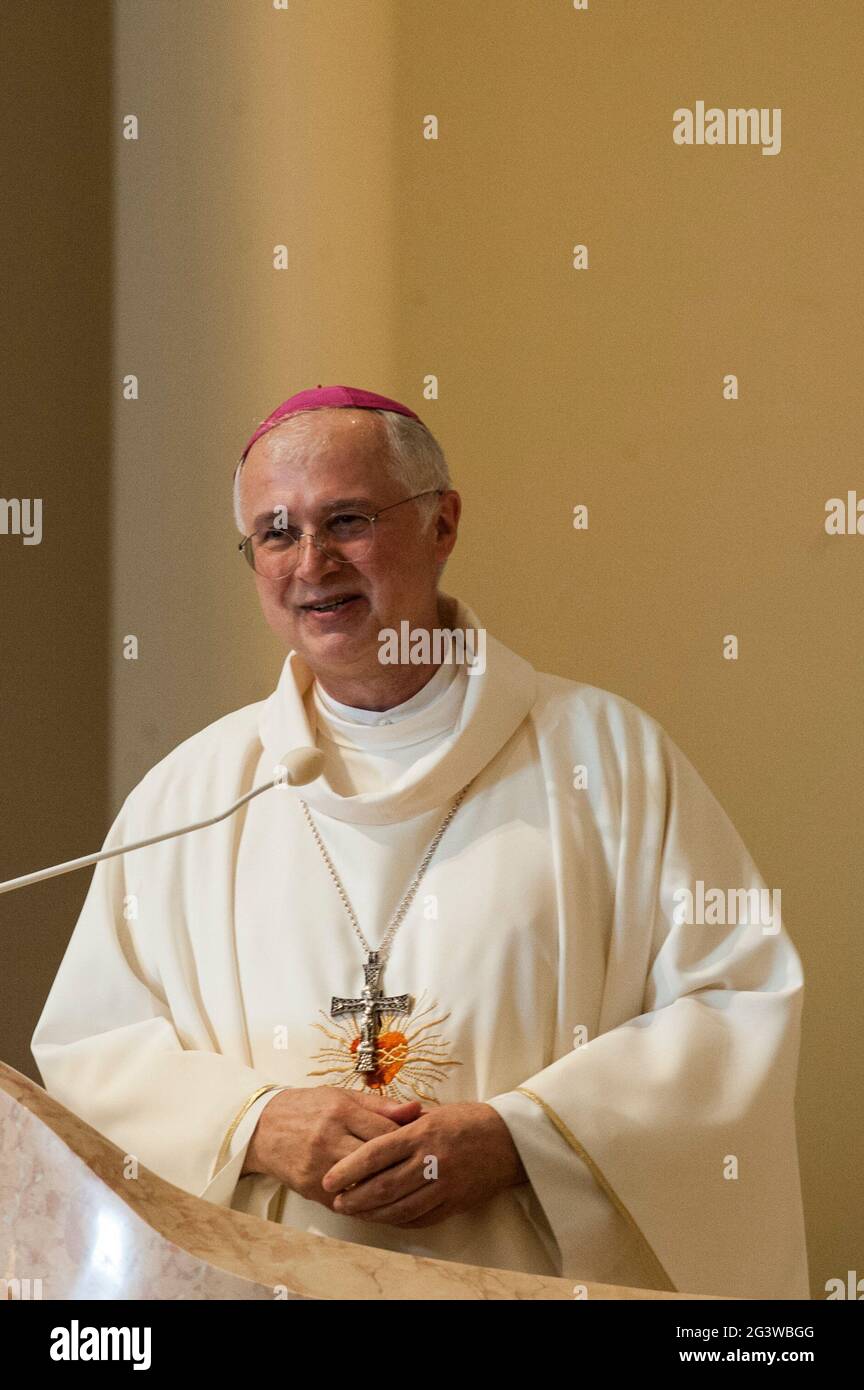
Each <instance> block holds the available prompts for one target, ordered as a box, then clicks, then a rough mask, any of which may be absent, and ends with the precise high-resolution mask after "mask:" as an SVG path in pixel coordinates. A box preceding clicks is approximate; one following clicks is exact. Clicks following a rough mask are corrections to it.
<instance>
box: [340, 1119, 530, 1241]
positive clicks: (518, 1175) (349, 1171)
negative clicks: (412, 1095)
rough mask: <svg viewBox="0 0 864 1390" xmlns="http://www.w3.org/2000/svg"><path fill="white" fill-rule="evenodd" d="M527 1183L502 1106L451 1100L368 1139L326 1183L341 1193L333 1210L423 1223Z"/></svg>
mask: <svg viewBox="0 0 864 1390" xmlns="http://www.w3.org/2000/svg"><path fill="white" fill-rule="evenodd" d="M430 1159H434V1160H436V1162H435V1163H434V1164H431V1163H430V1162H429V1160H430ZM433 1174H436V1175H435V1176H433ZM527 1181H528V1175H527V1173H526V1172H525V1168H524V1166H523V1164H522V1160H521V1159H520V1157H519V1153H518V1151H517V1149H516V1146H515V1144H514V1143H513V1140H512V1139H511V1137H510V1131H509V1129H508V1128H507V1125H506V1124H505V1123H504V1121H503V1120H502V1119H501V1116H500V1115H499V1114H498V1112H497V1110H495V1109H494V1108H493V1107H492V1106H491V1105H486V1104H485V1102H482V1101H454V1102H452V1103H451V1104H446V1105H440V1106H435V1107H434V1108H430V1109H427V1110H424V1112H423V1114H422V1115H420V1116H419V1117H418V1118H417V1119H416V1120H411V1121H410V1122H409V1123H408V1124H405V1125H402V1127H401V1128H400V1129H398V1130H395V1131H394V1132H393V1133H391V1134H382V1135H380V1136H378V1137H377V1138H375V1139H369V1140H367V1142H366V1143H365V1144H363V1145H362V1147H361V1148H359V1149H356V1150H355V1152H354V1153H352V1154H349V1155H348V1156H347V1157H346V1158H342V1159H340V1160H339V1162H338V1163H334V1164H333V1167H332V1168H329V1169H328V1170H327V1172H326V1173H325V1174H324V1177H323V1179H322V1184H321V1185H322V1187H323V1188H324V1190H325V1191H326V1192H338V1193H339V1194H340V1195H339V1196H338V1197H336V1199H335V1200H334V1202H333V1211H335V1212H340V1213H342V1214H343V1215H344V1216H357V1217H359V1218H361V1219H364V1220H367V1221H381V1222H384V1223H386V1224H387V1225H391V1226H406V1227H419V1226H433V1225H435V1224H436V1223H437V1222H439V1221H444V1220H446V1218H447V1217H448V1216H455V1215H456V1214H457V1213H459V1212H464V1211H469V1210H470V1208H471V1207H475V1206H477V1205H479V1203H481V1202H488V1200H489V1198H490V1197H494V1196H495V1194H496V1193H497V1192H501V1191H503V1190H504V1189H505V1188H508V1187H513V1186H515V1185H516V1184H517V1183H522V1182H527Z"/></svg>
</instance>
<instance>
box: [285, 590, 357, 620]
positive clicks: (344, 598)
mask: <svg viewBox="0 0 864 1390" xmlns="http://www.w3.org/2000/svg"><path fill="white" fill-rule="evenodd" d="M362 599H363V595H362V594H337V595H336V596H335V598H332V599H322V600H321V601H320V602H318V603H301V604H298V609H299V611H300V612H301V613H307V614H309V615H311V616H312V617H313V618H323V617H327V616H328V615H329V614H331V613H341V612H343V611H344V610H345V609H348V608H352V607H354V606H355V605H356V604H358V603H360V602H362Z"/></svg>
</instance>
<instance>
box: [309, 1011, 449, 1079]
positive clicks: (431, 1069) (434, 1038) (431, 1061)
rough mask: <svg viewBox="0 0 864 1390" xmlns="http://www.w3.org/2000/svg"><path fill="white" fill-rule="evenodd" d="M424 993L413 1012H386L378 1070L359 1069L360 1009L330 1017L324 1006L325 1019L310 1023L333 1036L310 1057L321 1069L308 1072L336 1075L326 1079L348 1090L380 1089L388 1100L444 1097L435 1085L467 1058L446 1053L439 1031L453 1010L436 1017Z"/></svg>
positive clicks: (377, 1054)
mask: <svg viewBox="0 0 864 1390" xmlns="http://www.w3.org/2000/svg"><path fill="white" fill-rule="evenodd" d="M424 998H425V994H424V995H423V996H421V998H420V999H419V1000H418V1001H417V1004H416V1005H415V1007H414V1009H413V1010H412V1011H411V1013H410V1014H387V1013H385V1014H382V1017H381V1025H380V1028H379V1030H378V1036H377V1045H376V1048H375V1070H374V1071H372V1072H367V1073H365V1074H364V1073H362V1072H358V1071H355V1069H354V1068H355V1059H356V1053H357V1048H358V1047H359V1045H360V1025H359V1023H358V1021H357V1017H356V1015H353V1014H351V1015H348V1016H346V1017H345V1018H340V1019H334V1018H330V1016H329V1014H325V1013H324V1011H323V1009H319V1011H318V1012H319V1013H320V1015H321V1017H322V1018H323V1019H324V1022H323V1023H313V1024H312V1025H311V1026H312V1027H313V1028H317V1029H318V1031H319V1032H321V1033H323V1034H324V1036H325V1037H326V1038H327V1039H328V1040H329V1042H328V1045H327V1046H325V1047H322V1048H320V1049H319V1051H318V1052H316V1053H315V1054H314V1056H313V1057H312V1058H311V1059H310V1060H311V1061H313V1062H318V1063H321V1064H322V1066H321V1069H319V1070H315V1071H308V1072H307V1073H306V1075H307V1076H319V1077H325V1078H326V1077H331V1078H333V1079H332V1080H330V1081H325V1083H324V1084H325V1085H330V1086H342V1087H344V1088H345V1089H346V1090H352V1091H356V1090H367V1091H375V1092H377V1093H378V1095H380V1096H385V1097H386V1098H387V1099H388V1100H421V1101H425V1102H426V1103H427V1104H429V1105H438V1104H440V1102H439V1101H438V1099H437V1098H436V1097H435V1095H433V1093H432V1089H431V1088H432V1087H433V1086H436V1085H438V1084H440V1083H441V1082H442V1081H446V1080H447V1068H448V1067H461V1065H462V1063H461V1062H457V1061H455V1060H453V1059H451V1058H448V1057H447V1055H446V1054H447V1052H448V1050H449V1048H450V1043H449V1042H448V1041H447V1040H446V1039H445V1038H444V1037H443V1036H442V1035H441V1033H439V1032H437V1031H435V1030H436V1029H437V1028H438V1027H439V1025H440V1024H442V1023H445V1022H446V1020H447V1019H448V1018H449V1017H450V1014H449V1012H448V1013H446V1014H440V1015H438V1016H437V1017H434V1018H428V1017H427V1015H428V1014H435V1013H436V1011H437V1007H438V1006H437V1005H436V1004H434V1003H431V1002H430V1003H429V1004H427V1005H426V1006H425V1008H424V1007H423V999H424Z"/></svg>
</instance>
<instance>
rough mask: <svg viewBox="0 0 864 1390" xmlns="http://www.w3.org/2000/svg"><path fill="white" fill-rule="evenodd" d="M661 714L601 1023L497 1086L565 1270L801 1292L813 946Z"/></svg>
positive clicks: (636, 1281) (646, 757)
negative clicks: (803, 1083)
mask: <svg viewBox="0 0 864 1390" xmlns="http://www.w3.org/2000/svg"><path fill="white" fill-rule="evenodd" d="M649 724H650V725H651V726H653V731H654V732H653V733H651V732H650V731H649V733H648V734H647V736H646V737H645V738H644V740H643V741H642V744H641V746H640V747H637V748H635V749H633V748H631V750H630V756H631V758H632V757H633V756H634V755H635V756H636V757H637V758H638V762H639V771H640V775H636V776H630V777H629V778H628V777H627V776H626V775H622V779H621V788H622V790H621V802H620V805H621V815H620V819H619V830H618V833H619V843H618V846H617V847H616V848H617V866H616V871H615V875H614V884H613V887H614V906H613V908H612V927H611V936H610V939H609V947H608V953H607V960H606V976H605V980H604V987H603V1008H602V1012H601V1022H600V1026H599V1027H598V1029H597V1031H596V1034H595V1035H594V1036H593V1037H591V1038H589V1039H588V1040H587V1041H586V1042H583V1043H582V1045H581V1046H578V1047H576V1048H574V1049H572V1050H570V1051H568V1052H567V1053H566V1054H565V1055H562V1056H559V1057H558V1058H557V1059H556V1060H554V1061H553V1062H552V1063H551V1065H549V1066H547V1067H545V1068H544V1069H543V1070H541V1071H539V1072H537V1073H536V1074H535V1075H534V1076H530V1077H526V1078H525V1080H524V1081H523V1082H522V1083H521V1084H520V1085H518V1086H516V1087H515V1088H514V1089H513V1090H512V1091H510V1092H507V1093H505V1094H503V1095H500V1096H497V1097H494V1098H492V1099H491V1100H490V1101H489V1102H488V1103H489V1104H491V1105H492V1106H493V1107H494V1108H495V1109H496V1110H497V1111H498V1113H499V1114H500V1115H501V1117H502V1119H504V1121H505V1123H507V1125H508V1127H509V1128H510V1131H511V1136H512V1138H513V1141H514V1144H515V1145H516V1147H517V1149H518V1151H519V1155H520V1157H521V1159H522V1162H523V1164H524V1166H525V1169H526V1172H527V1174H528V1178H529V1181H530V1184H531V1186H532V1188H533V1190H534V1193H535V1195H536V1198H537V1200H538V1201H539V1203H540V1205H541V1206H542V1209H543V1212H544V1213H545V1216H546V1218H547V1220H548V1222H549V1225H550V1227H551V1229H552V1231H553V1233H554V1237H555V1241H556V1244H557V1247H558V1252H559V1262H560V1266H561V1273H562V1274H563V1275H564V1276H565V1277H567V1276H571V1275H572V1276H574V1277H577V1278H594V1279H598V1280H600V1281H601V1282H609V1283H627V1284H632V1285H634V1286H636V1287H651V1288H660V1289H673V1290H680V1291H682V1292H685V1293H703V1294H712V1295H717V1296H724V1295H725V1296H736V1297H740V1298H796V1299H806V1298H809V1288H808V1279H807V1258H806V1244H805V1236H804V1223H803V1211H802V1205H801V1190H800V1180H799V1170H798V1153H797V1138H796V1130H795V1116H794V1095H795V1081H796V1071H797V1060H798V1047H799V1030H800V1011H801V1002H802V988H803V977H802V970H801V963H800V960H799V957H798V954H797V952H796V950H795V947H794V946H793V944H792V942H791V940H790V938H789V936H788V935H787V933H786V930H785V928H784V927H783V924H782V919H781V915H780V911H779V897H780V895H779V890H772V892H771V893H769V892H768V889H767V887H766V885H765V883H764V881H763V880H762V878H761V876H760V874H759V872H758V870H757V869H756V867H755V865H754V863H753V861H752V859H751V858H750V856H749V854H748V853H747V850H746V849H745V847H744V845H743V843H742V841H741V839H740V837H739V836H738V834H737V832H736V831H735V829H734V827H733V825H732V823H731V821H730V820H729V818H728V817H727V815H726V813H725V812H724V811H723V809H722V807H721V806H720V804H719V803H718V802H717V800H716V799H715V798H714V796H713V795H712V793H711V792H710V791H709V789H708V788H707V787H706V785H705V783H704V782H703V781H702V780H701V778H700V777H699V775H698V774H697V772H696V771H695V769H694V768H693V767H692V765H691V764H690V763H689V762H688V760H687V759H686V758H685V756H684V754H683V753H682V752H681V751H680V749H678V748H677V747H676V745H675V744H674V743H673V742H672V740H671V739H670V738H669V737H668V735H666V734H665V733H664V731H663V730H662V729H661V728H660V726H659V725H656V724H654V723H653V721H649ZM642 774H644V775H642ZM635 1000H640V1001H641V1003H640V1004H639V1005H637V1007H636V1008H633V1001H635Z"/></svg>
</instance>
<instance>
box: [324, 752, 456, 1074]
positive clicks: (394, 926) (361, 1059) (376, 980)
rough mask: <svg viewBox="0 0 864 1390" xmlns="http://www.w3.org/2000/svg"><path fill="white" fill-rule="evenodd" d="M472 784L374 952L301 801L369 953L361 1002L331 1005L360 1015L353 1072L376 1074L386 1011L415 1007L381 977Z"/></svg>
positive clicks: (337, 1011)
mask: <svg viewBox="0 0 864 1390" xmlns="http://www.w3.org/2000/svg"><path fill="white" fill-rule="evenodd" d="M472 780H473V779H472ZM470 785H471V783H470V782H469V783H467V784H466V786H464V787H463V788H462V790H461V792H459V795H458V796H457V797H456V800H455V801H454V802H453V805H452V806H451V807H450V810H449V811H448V812H447V814H446V816H445V817H444V819H443V821H442V822H441V825H440V826H439V827H438V830H437V832H436V834H435V836H434V839H433V840H432V843H431V844H430V846H429V848H428V849H427V851H426V853H425V854H424V856H423V859H422V861H421V863H420V867H419V868H418V870H417V872H416V874H415V875H414V878H413V880H412V882H411V884H410V886H409V888H408V892H407V893H406V894H405V896H404V898H403V899H402V901H401V903H400V904H399V906H398V908H397V909H396V913H395V916H394V917H393V920H392V922H391V923H390V925H389V927H388V928H387V931H386V932H385V934H384V940H383V941H382V942H381V945H380V946H379V947H378V949H377V951H373V949H372V947H371V946H370V945H369V942H368V941H367V940H366V938H365V936H364V935H363V932H362V929H361V927H360V923H359V922H358V920H357V914H356V912H355V911H354V909H353V907H352V906H351V902H350V899H349V897H348V894H347V893H346V892H345V888H344V885H343V883H342V880H341V878H340V877H339V875H338V874H337V872H336V870H335V868H334V867H333V861H332V860H331V858H330V855H329V854H328V853H327V849H326V847H325V845H324V841H323V840H322V839H321V836H320V835H319V833H318V827H317V826H316V824H315V822H314V821H313V819H312V815H311V812H310V810H309V807H308V806H307V804H306V802H305V801H303V800H301V802H300V805H301V806H302V807H303V814H304V815H305V817H306V819H307V821H308V822H309V827H310V829H311V831H312V834H313V835H314V836H315V843H316V844H317V846H318V848H319V849H320V851H321V853H322V855H323V856H324V862H325V863H326V865H327V868H328V869H329V870H330V877H331V878H332V879H333V882H334V883H335V884H336V888H337V891H338V893H339V896H340V898H341V899H342V902H343V904H344V906H345V910H346V911H347V913H348V916H349V917H350V919H351V925H352V926H353V928H354V931H355V932H356V934H357V936H358V937H359V939H360V944H361V945H362V947H363V950H364V952H365V954H366V962H365V964H364V966H363V975H364V981H365V983H364V986H363V991H362V993H361V995H360V997H359V999H342V998H339V997H338V996H335V995H334V997H333V1000H332V1002H331V1005H330V1017H331V1018H339V1017H341V1016H342V1015H343V1014H358V1013H359V1014H360V1015H361V1020H360V1045H359V1047H358V1048H357V1060H356V1063H355V1067H354V1070H355V1071H357V1072H360V1073H361V1074H368V1073H369V1072H374V1071H375V1068H376V1065H377V1063H376V1049H377V1045H378V1027H379V1023H380V1016H381V1014H382V1013H385V1012H387V1013H396V1014H407V1013H410V1012H411V1009H412V1008H413V1007H414V1001H413V999H412V997H411V995H410V994H391V995H389V996H385V995H384V994H383V993H382V990H381V986H380V978H381V974H382V972H383V970H384V966H385V965H386V963H387V957H388V955H389V954H390V947H391V945H392V944H393V938H394V937H395V935H396V933H397V931H398V930H399V928H400V926H401V925H402V921H403V919H404V917H405V913H406V912H407V911H408V908H409V907H410V906H411V903H412V901H413V898H414V894H415V893H416V892H417V889H418V888H419V886H420V880H421V879H422V877H423V875H424V874H425V872H426V870H427V868H428V867H429V862H430V860H431V858H432V856H433V854H434V853H435V851H436V849H437V848H438V844H439V842H440V840H441V836H442V835H443V834H444V831H445V830H446V829H447V827H448V825H449V824H450V822H451V820H452V819H453V817H454V816H455V814H456V812H457V811H458V809H459V807H460V805H461V803H462V798H463V797H464V795H465V793H466V792H467V790H468V787H469V786H470Z"/></svg>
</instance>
